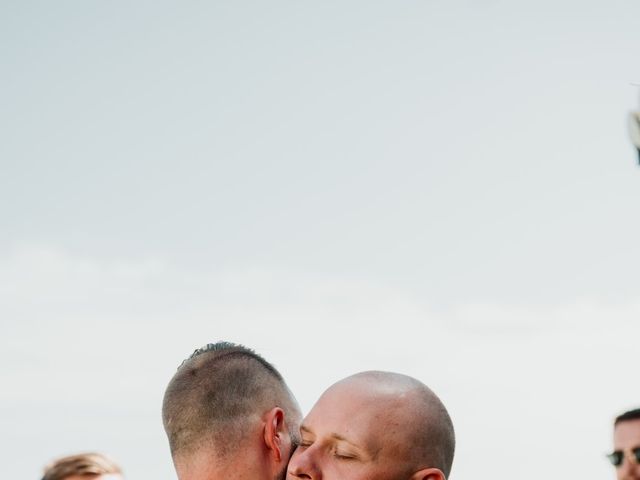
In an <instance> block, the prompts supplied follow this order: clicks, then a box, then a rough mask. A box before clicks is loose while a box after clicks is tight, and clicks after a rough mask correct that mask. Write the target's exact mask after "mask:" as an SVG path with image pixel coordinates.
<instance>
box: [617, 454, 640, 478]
mask: <svg viewBox="0 0 640 480" xmlns="http://www.w3.org/2000/svg"><path fill="white" fill-rule="evenodd" d="M617 473H618V480H640V464H638V463H637V462H636V461H634V460H632V459H630V458H629V457H628V456H627V455H625V456H624V459H623V460H622V465H620V467H619V468H618V472H617Z"/></svg>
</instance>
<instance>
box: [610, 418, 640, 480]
mask: <svg viewBox="0 0 640 480" xmlns="http://www.w3.org/2000/svg"><path fill="white" fill-rule="evenodd" d="M608 457H609V461H610V462H611V463H612V464H613V465H614V466H615V468H616V478H617V480H640V408H636V409H634V410H629V411H628V412H625V413H623V414H622V415H618V416H617V417H616V419H615V421H614V422H613V453H611V454H609V455H608Z"/></svg>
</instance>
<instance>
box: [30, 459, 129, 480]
mask: <svg viewBox="0 0 640 480" xmlns="http://www.w3.org/2000/svg"><path fill="white" fill-rule="evenodd" d="M42 480H122V469H121V468H120V467H119V466H118V465H117V464H116V463H115V462H114V461H113V460H111V459H110V458H108V457H106V456H104V455H102V454H101V453H81V454H78V455H70V456H68V457H62V458H59V459H57V460H55V461H53V462H52V463H51V464H49V465H48V466H47V467H46V468H45V469H44V476H43V477H42Z"/></svg>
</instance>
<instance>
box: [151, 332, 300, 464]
mask: <svg viewBox="0 0 640 480" xmlns="http://www.w3.org/2000/svg"><path fill="white" fill-rule="evenodd" d="M274 407H279V408H281V409H282V410H283V411H284V415H285V419H286V422H287V425H288V426H289V428H290V429H291V432H292V433H293V434H294V437H293V438H294V440H293V441H294V443H295V442H296V440H295V438H297V425H298V423H299V420H300V413H299V408H298V405H297V403H296V401H295V399H294V397H293V395H292V394H291V392H290V391H289V389H288V388H287V386H286V384H285V382H284V380H283V378H282V376H281V375H280V373H278V371H277V370H276V369H275V368H274V367H273V366H272V365H271V364H270V363H268V362H267V361H266V360H265V359H263V358H262V357H261V356H259V355H258V354H256V353H255V352H253V351H252V350H250V349H248V348H246V347H243V346H242V345H236V344H233V343H228V342H219V343H216V344H208V345H207V346H206V347H203V348H201V349H198V350H196V351H195V352H194V354H193V355H192V356H191V357H189V358H188V359H187V360H185V361H184V362H183V363H182V365H180V367H179V368H178V371H177V372H176V374H175V375H174V376H173V378H172V379H171V381H170V382H169V385H168V386H167V389H166V392H165V395H164V401H163V405H162V419H163V423H164V427H165V430H166V432H167V436H168V438H169V446H170V448H171V454H172V456H173V457H174V460H176V459H178V458H185V457H189V456H190V455H191V454H193V453H195V452H197V451H198V450H203V449H204V450H207V451H209V452H211V454H213V455H215V457H217V460H221V459H224V458H226V457H229V456H232V454H234V453H237V452H238V450H239V449H240V448H242V447H244V446H247V445H250V444H251V443H250V442H246V437H247V436H248V435H251V434H252V433H253V432H254V430H255V429H254V428H253V425H256V424H257V423H258V422H259V421H260V419H261V416H262V415H263V414H264V413H265V412H267V411H269V410H270V409H273V408H274Z"/></svg>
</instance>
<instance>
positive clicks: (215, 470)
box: [175, 449, 271, 480]
mask: <svg viewBox="0 0 640 480" xmlns="http://www.w3.org/2000/svg"><path fill="white" fill-rule="evenodd" d="M175 460H176V461H175V465H176V471H177V473H178V479H179V480H271V479H270V478H269V475H268V472H267V471H266V470H267V469H266V466H265V465H264V464H263V463H261V462H260V458H259V456H256V455H255V452H253V451H251V449H240V450H239V451H238V452H236V453H232V454H230V455H229V456H228V458H226V459H222V460H221V459H218V458H217V457H216V456H215V454H214V453H213V452H210V451H199V452H196V453H195V454H193V455H190V456H189V457H188V458H184V459H175Z"/></svg>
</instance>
